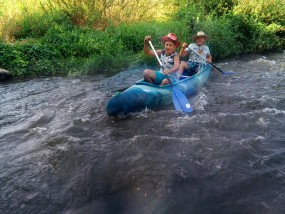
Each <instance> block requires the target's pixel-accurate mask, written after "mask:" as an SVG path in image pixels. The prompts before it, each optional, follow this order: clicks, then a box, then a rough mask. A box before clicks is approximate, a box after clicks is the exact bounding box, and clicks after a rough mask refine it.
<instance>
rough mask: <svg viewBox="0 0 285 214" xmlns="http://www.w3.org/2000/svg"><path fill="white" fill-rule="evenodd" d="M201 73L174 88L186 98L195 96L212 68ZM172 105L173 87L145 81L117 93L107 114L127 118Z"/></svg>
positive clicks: (108, 106)
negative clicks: (132, 114) (133, 114)
mask: <svg viewBox="0 0 285 214" xmlns="http://www.w3.org/2000/svg"><path fill="white" fill-rule="evenodd" d="M200 67H201V68H200V71H199V72H198V73H197V74H195V75H193V76H190V77H187V78H185V76H183V77H184V79H182V80H180V81H178V82H176V83H173V84H172V85H173V87H175V88H176V89H178V90H180V91H181V92H183V93H184V94H185V95H186V96H190V95H193V94H194V93H195V92H196V91H197V90H198V89H199V88H200V87H201V86H203V85H204V83H205V82H206V81H207V80H208V78H209V76H210V73H211V70H212V67H211V65H209V64H205V65H203V66H200ZM170 104H172V87H171V86H170V85H154V84H151V83H148V82H145V81H143V80H139V81H137V82H136V83H135V84H134V85H132V86H131V87H129V88H128V89H126V90H125V91H123V92H120V93H119V92H117V93H115V95H114V96H113V97H112V98H111V99H110V100H109V101H108V102H107V105H106V112H107V114H108V115H109V116H118V115H120V116H126V115H128V114H129V113H131V112H138V111H141V110H144V109H146V108H148V109H158V108H162V107H164V106H167V105H170Z"/></svg>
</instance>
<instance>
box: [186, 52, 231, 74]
mask: <svg viewBox="0 0 285 214" xmlns="http://www.w3.org/2000/svg"><path fill="white" fill-rule="evenodd" d="M189 49H190V50H191V51H193V52H194V53H195V54H197V55H198V56H199V57H201V58H202V59H203V60H205V61H206V62H207V63H209V64H211V65H212V66H213V67H214V68H216V69H217V70H218V71H220V72H221V73H222V74H233V72H230V71H222V70H221V69H219V68H218V67H217V66H215V65H214V64H213V63H210V62H208V61H207V59H205V58H204V57H203V56H201V55H200V54H198V53H197V52H196V51H194V50H193V49H192V48H189Z"/></svg>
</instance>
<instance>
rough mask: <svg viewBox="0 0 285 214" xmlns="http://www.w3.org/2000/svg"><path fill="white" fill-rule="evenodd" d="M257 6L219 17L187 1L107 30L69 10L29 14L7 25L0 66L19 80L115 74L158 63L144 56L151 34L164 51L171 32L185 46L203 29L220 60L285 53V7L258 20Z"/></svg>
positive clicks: (269, 7) (277, 7)
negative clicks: (161, 15)
mask: <svg viewBox="0 0 285 214" xmlns="http://www.w3.org/2000/svg"><path fill="white" fill-rule="evenodd" d="M255 4H259V3H258V2H257V3H255ZM79 6H80V5H78V7H79ZM255 6H256V5H252V3H250V4H249V5H247V7H246V8H242V6H241V5H231V7H229V6H227V8H228V9H227V10H224V11H223V13H218V11H219V9H218V8H215V7H214V9H212V10H207V7H206V5H203V4H194V5H190V6H189V5H188V6H187V5H186V6H185V5H183V4H182V3H181V4H179V5H178V6H177V9H176V10H174V11H172V12H171V14H170V13H168V19H166V18H165V17H164V19H165V20H163V21H162V20H161V19H158V18H156V19H155V18H154V17H152V18H151V19H150V20H143V19H142V20H143V21H138V20H137V21H135V22H134V23H129V22H127V21H125V22H123V21H122V22H121V23H117V24H112V22H111V20H109V21H110V23H109V24H107V25H105V26H104V27H102V26H101V27H98V26H97V25H96V26H95V25H94V24H92V22H90V23H89V22H84V23H85V24H82V23H81V24H79V23H78V22H75V21H74V16H75V15H76V14H71V13H70V12H67V11H66V9H65V8H61V9H57V10H55V9H54V8H49V10H48V11H45V12H43V11H42V12H34V13H24V14H23V15H22V18H21V20H20V21H17V22H16V21H15V22H13V20H11V19H9V22H8V21H7V23H6V24H5V23H4V24H3V26H5V31H3V32H6V34H5V35H4V34H3V32H2V35H1V37H2V41H1V42H0V67H2V68H4V69H6V70H9V71H10V73H11V75H12V76H13V77H14V78H34V77H42V76H58V75H85V74H88V75H92V74H99V73H100V74H105V75H113V74H116V73H118V72H120V71H122V70H123V69H125V68H128V67H132V66H139V65H143V64H147V65H154V64H156V63H157V62H156V60H155V59H153V58H149V57H147V56H145V55H144V54H143V39H144V37H145V36H146V35H151V36H152V39H153V44H154V45H155V46H156V47H157V48H162V45H161V43H160V38H161V36H163V35H166V34H168V33H169V32H175V33H176V34H177V35H178V37H179V39H180V41H181V42H187V43H190V42H191V36H192V35H193V34H195V33H196V32H197V31H199V30H203V31H204V32H206V33H207V34H208V35H209V36H210V39H209V41H208V43H207V45H208V46H209V47H210V49H211V53H212V55H213V58H214V60H220V59H225V58H228V57H232V56H237V55H243V54H256V53H264V52H267V51H282V49H284V48H285V27H284V25H285V24H284V20H283V19H282V18H280V17H282V14H283V13H284V10H285V9H284V10H282V7H285V6H282V4H281V5H278V4H276V5H275V4H268V5H265V6H264V7H266V10H268V11H270V12H271V13H270V17H267V16H263V15H262V14H260V16H257V15H256V13H255V12H253V8H255ZM280 8H281V9H280ZM282 11H283V12H282ZM164 13H166V12H164ZM260 13H261V12H260ZM77 15H78V14H77ZM78 16H79V15H78ZM101 19H103V16H102V17H101ZM89 21H91V20H89ZM0 23H1V22H0ZM88 23H89V24H88ZM94 26H95V27H94ZM2 28H3V27H2ZM3 29H4V28H3ZM4 38H9V39H8V40H7V39H4ZM177 51H179V49H178V50H177Z"/></svg>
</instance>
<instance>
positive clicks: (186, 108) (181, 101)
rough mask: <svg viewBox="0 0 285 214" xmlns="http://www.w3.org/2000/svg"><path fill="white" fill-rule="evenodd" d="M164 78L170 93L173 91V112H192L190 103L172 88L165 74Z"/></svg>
mask: <svg viewBox="0 0 285 214" xmlns="http://www.w3.org/2000/svg"><path fill="white" fill-rule="evenodd" d="M148 42H149V45H150V46H151V49H152V51H153V52H154V54H155V56H156V59H157V61H158V62H159V64H160V66H161V67H162V68H163V65H162V62H161V60H160V59H159V57H158V55H157V53H156V51H155V49H154V47H153V45H152V42H151V41H150V40H149V41H148ZM165 76H166V78H167V79H168V82H169V84H170V86H171V88H172V91H173V93H172V102H173V104H174V107H175V110H177V111H183V112H188V113H190V112H192V106H191V105H190V102H189V100H188V99H187V97H186V96H185V95H184V94H183V93H182V92H181V91H179V90H178V89H176V88H175V87H174V86H173V84H172V82H171V80H170V78H169V76H168V75H167V74H165Z"/></svg>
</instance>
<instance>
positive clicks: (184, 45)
mask: <svg viewBox="0 0 285 214" xmlns="http://www.w3.org/2000/svg"><path fill="white" fill-rule="evenodd" d="M187 47H188V44H187V43H185V42H184V43H183V45H182V48H181V50H180V52H179V55H180V56H181V57H184V56H186V55H187V54H188V52H187V51H186V50H185V49H186V48H187Z"/></svg>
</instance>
